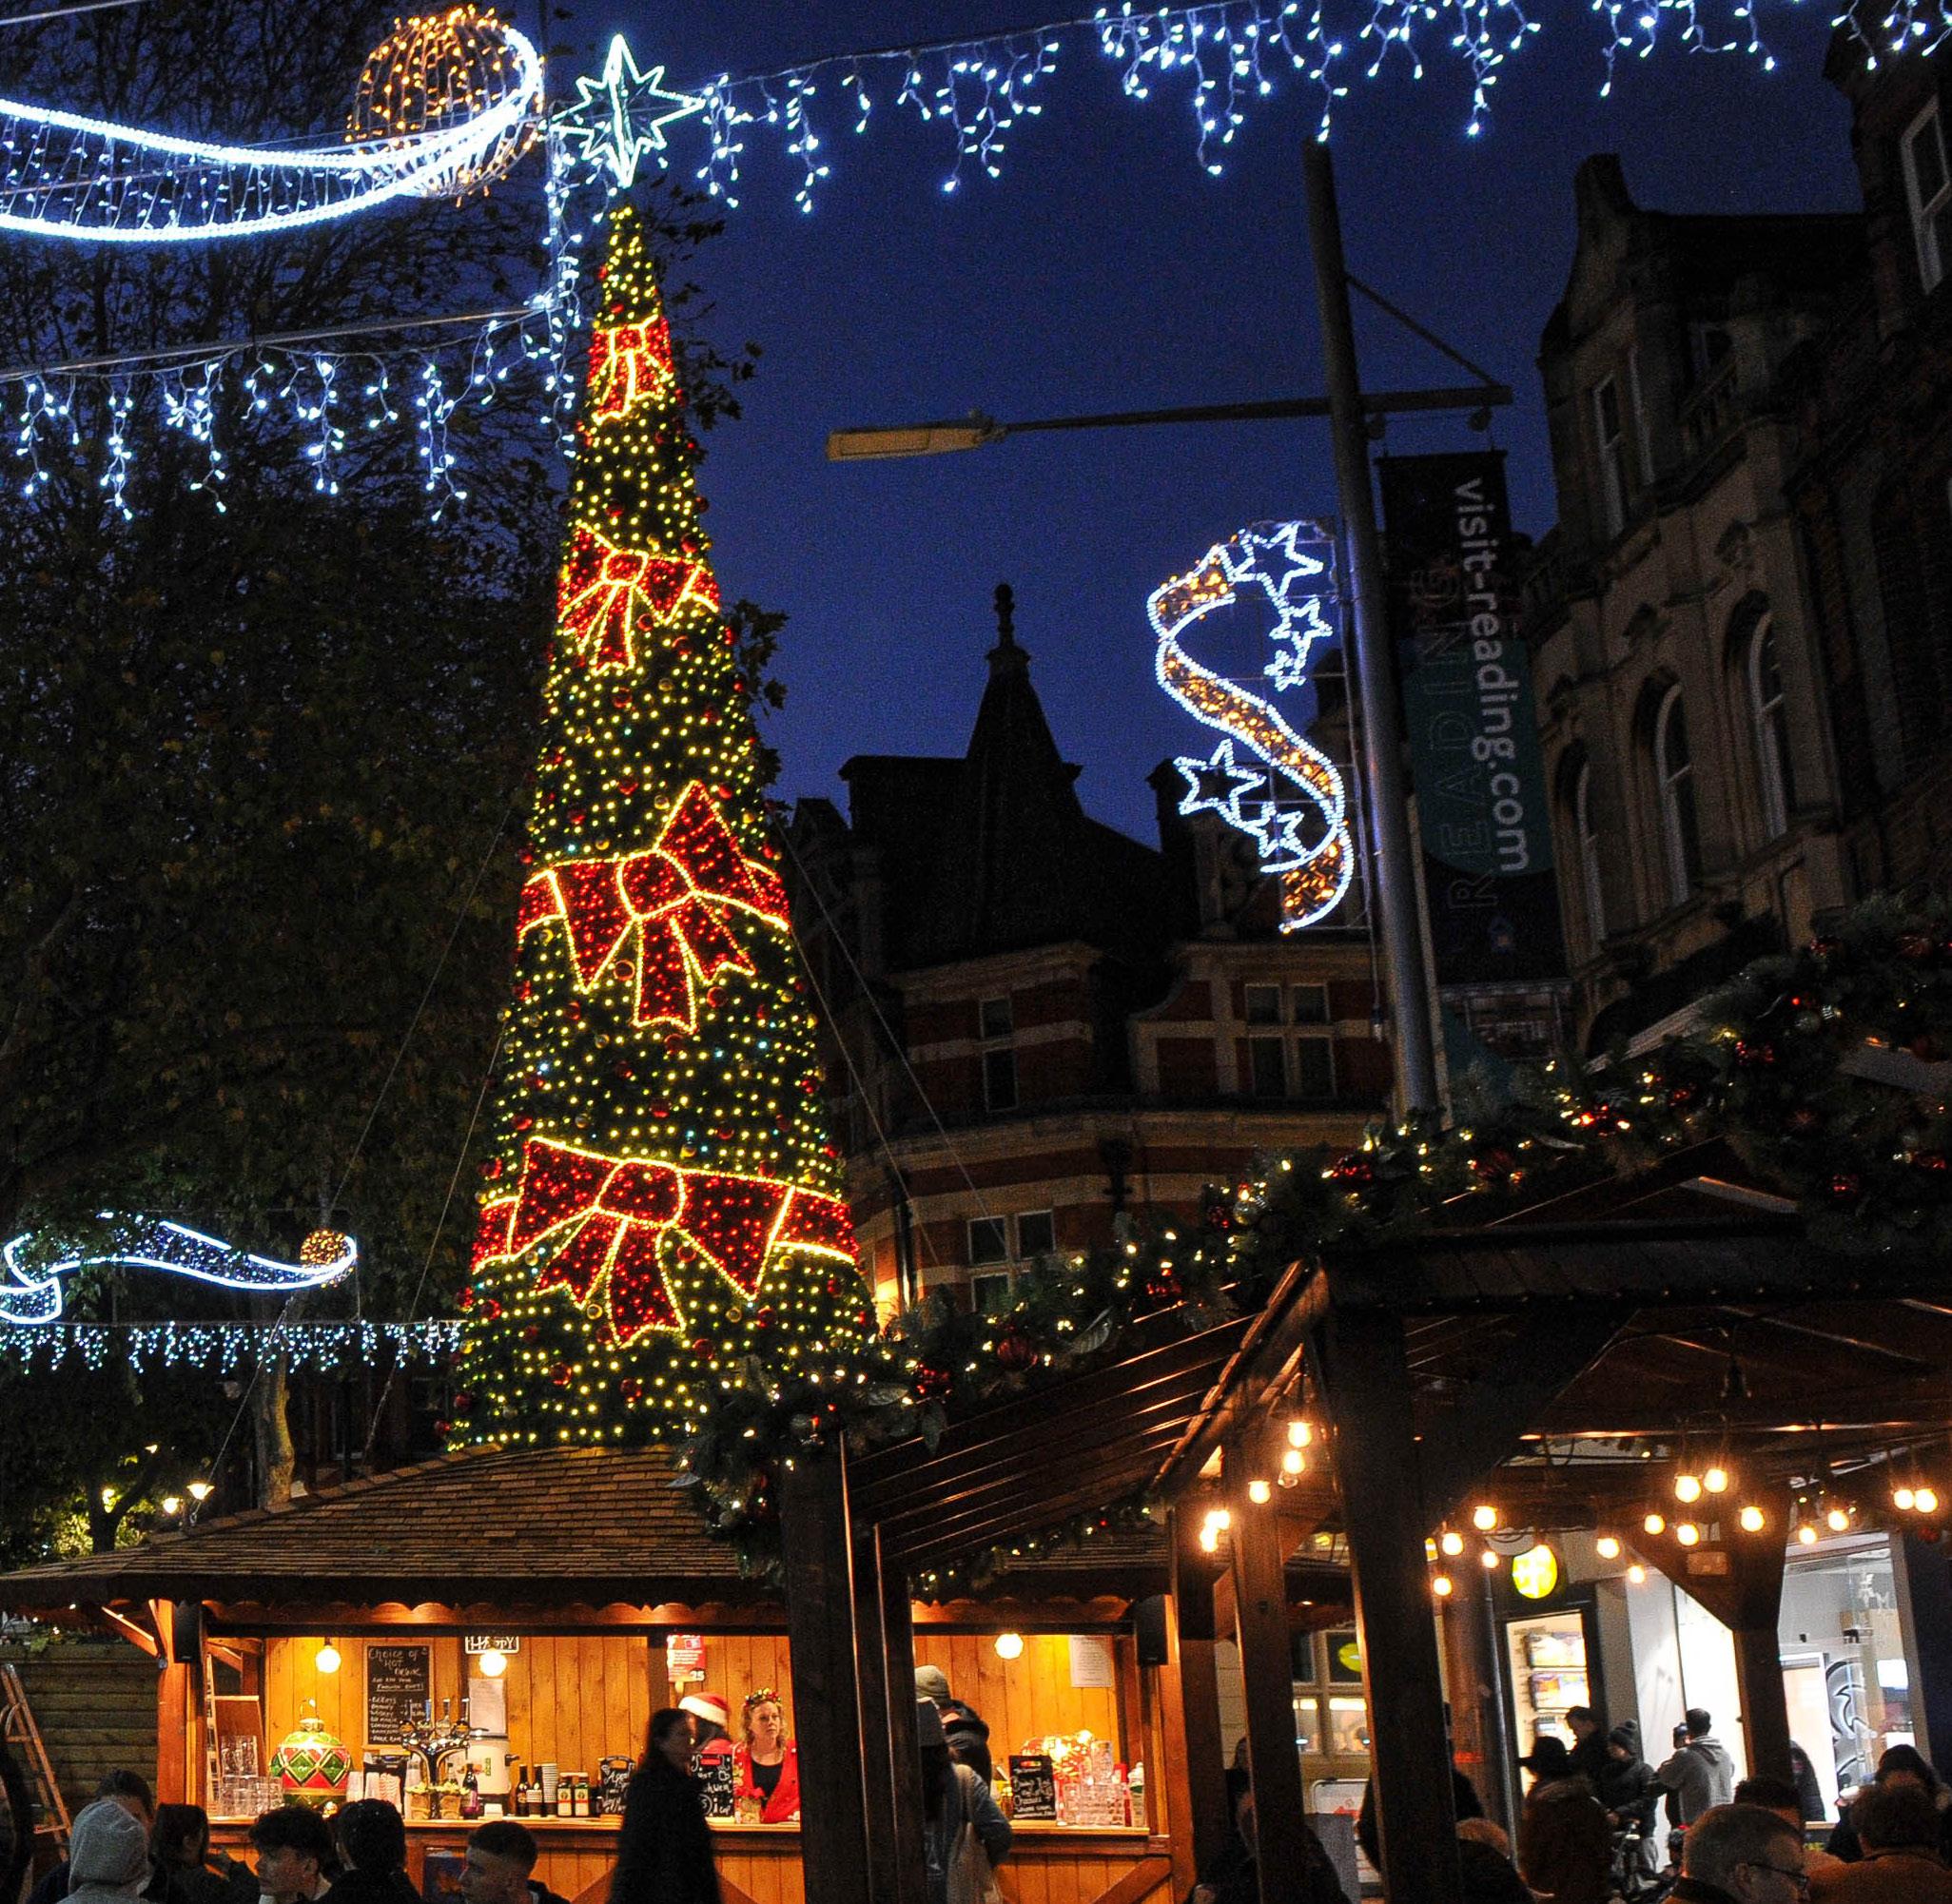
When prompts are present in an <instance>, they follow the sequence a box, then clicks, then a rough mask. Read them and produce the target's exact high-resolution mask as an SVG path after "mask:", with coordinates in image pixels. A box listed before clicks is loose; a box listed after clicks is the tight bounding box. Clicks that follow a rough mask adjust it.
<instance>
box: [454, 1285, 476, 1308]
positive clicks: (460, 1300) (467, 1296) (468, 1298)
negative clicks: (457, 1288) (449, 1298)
mask: <svg viewBox="0 0 1952 1904" xmlns="http://www.w3.org/2000/svg"><path fill="white" fill-rule="evenodd" d="M454 1306H455V1308H457V1309H458V1310H459V1311H461V1312H462V1313H463V1314H465V1313H466V1312H467V1311H469V1310H471V1309H473V1308H474V1306H475V1291H474V1286H473V1285H472V1284H470V1285H469V1286H468V1287H467V1288H466V1289H464V1290H462V1291H461V1292H459V1294H458V1295H457V1296H456V1297H455V1299H454Z"/></svg>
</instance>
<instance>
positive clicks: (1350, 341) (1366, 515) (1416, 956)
mask: <svg viewBox="0 0 1952 1904" xmlns="http://www.w3.org/2000/svg"><path fill="white" fill-rule="evenodd" d="M1301 173H1302V178H1303V180H1304V181H1305V183H1306V185H1307V190H1308V248H1309V250H1310V251H1311V252H1312V253H1313V254H1314V260H1315V301H1316V308H1317V310H1318V312H1319V314H1320V318H1321V361H1322V371H1323V374H1324V377H1325V379H1326V381H1327V385H1328V404H1329V435H1330V437H1331V438H1332V439H1333V440H1334V443H1335V450H1336V489H1337V495H1338V497H1339V501H1340V505H1341V514H1342V524H1343V533H1344V534H1345V536H1346V539H1347V542H1348V547H1349V568H1350V576H1349V581H1350V596H1351V603H1352V606H1353V608H1354V611H1355V612H1354V624H1355V629H1354V632H1355V647H1356V683H1357V692H1358V693H1359V695H1360V696H1361V704H1362V729H1363V733H1364V735H1365V737H1366V739H1367V743H1368V745H1367V746H1366V747H1365V748H1363V750H1362V787H1363V792H1364V794H1365V795H1366V796H1367V799H1368V802H1369V818H1370V825H1371V826H1372V827H1373V828H1374V829H1375V833H1374V837H1375V841H1376V906H1377V910H1378V912H1379V913H1380V915H1381V925H1382V942H1383V960H1384V963H1385V965H1386V966H1387V967H1388V970H1389V975H1390V1011H1391V1016H1392V1019H1393V1021H1394V1025H1395V1039H1394V1041H1395V1046H1396V1091H1397V1096H1398V1097H1399V1098H1400V1099H1401V1106H1402V1109H1403V1110H1404V1111H1406V1112H1408V1111H1417V1110H1430V1111H1434V1110H1436V1109H1437V1108H1438V1103H1437V1088H1436V1053H1435V1048H1434V1046H1433V1044H1432V1040H1431V1027H1430V1020H1431V1012H1430V1004H1431V1000H1430V981H1429V975H1428V973H1427V972H1426V970H1425V968H1424V962H1423V931H1422V923H1421V921H1420V919H1419V917H1418V912H1417V904H1416V868H1415V862H1414V861H1413V860H1412V859H1411V857H1410V854H1411V844H1410V816H1409V811H1408V806H1407V797H1408V787H1407V786H1406V784H1405V782H1404V778H1403V716H1402V710H1401V709H1400V708H1399V707H1398V705H1397V701H1396V670H1395V668H1394V667H1393V666H1392V665H1391V655H1390V631H1389V622H1388V618H1387V616H1386V615H1385V613H1384V607H1383V589H1382V562H1381V558H1380V556H1379V554H1378V553H1377V549H1376V497H1375V494H1374V492H1373V491H1372V490H1371V488H1370V477H1369V434H1368V430H1367V427H1366V425H1365V423H1364V420H1363V418H1364V411H1363V405H1362V387H1361V379H1360V377H1359V375H1358V373H1357V365H1356V326H1355V323H1354V321H1353V320H1352V319H1351V317H1350V314H1349V272H1348V266H1347V264H1346V263H1345V262H1344V261H1343V257H1342V221H1341V214H1340V213H1339V212H1338V211H1337V208H1336V172H1335V164H1334V161H1332V160H1331V159H1330V157H1329V149H1328V147H1327V146H1325V145H1324V144H1322V143H1321V142H1320V141H1319V140H1315V139H1311V140H1310V141H1309V142H1308V144H1307V145H1306V146H1304V147H1303V149H1302V155H1301Z"/></svg>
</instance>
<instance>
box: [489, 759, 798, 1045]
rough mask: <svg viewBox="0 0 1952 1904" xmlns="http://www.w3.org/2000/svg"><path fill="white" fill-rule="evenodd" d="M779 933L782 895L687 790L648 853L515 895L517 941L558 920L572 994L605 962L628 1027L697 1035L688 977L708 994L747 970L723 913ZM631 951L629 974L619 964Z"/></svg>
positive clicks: (532, 885) (539, 878) (546, 876)
mask: <svg viewBox="0 0 1952 1904" xmlns="http://www.w3.org/2000/svg"><path fill="white" fill-rule="evenodd" d="M728 906H736V907H737V908H739V909H740V910H741V911H744V912H752V913H756V914H757V915H758V916H759V917H760V918H761V919H763V920H765V921H766V923H768V924H769V925H776V926H779V927H781V928H784V927H785V925H786V923H787V898H786V888H785V886H783V885H782V884H780V881H779V877H778V875H777V874H775V873H774V872H773V871H772V870H771V868H770V867H767V866H763V865H759V864H758V863H757V862H756V861H752V860H749V859H747V858H746V856H745V855H744V854H743V853H741V852H740V851H739V848H738V843H737V841H735V840H734V839H733V838H732V831H731V829H730V828H729V827H728V826H726V824H725V820H724V817H723V816H722V815H721V814H720V812H719V810H718V808H717V807H716V806H714V805H713V804H712V797H711V795H710V794H708V793H707V792H706V791H705V789H704V787H701V786H699V785H698V783H697V782H695V781H693V783H692V785H691V786H690V787H686V788H685V790H684V792H683V793H681V794H680V795H679V796H678V802H677V805H676V806H673V808H672V810H671V817H670V818H669V819H668V820H667V821H666V822H665V823H664V829H663V831H662V832H660V833H659V834H658V836H657V844H656V845H654V846H653V847H652V848H651V849H650V850H649V851H648V852H642V853H633V854H632V855H631V856H630V857H629V858H628V859H622V860H564V861H562V862H561V863H560V864H558V865H554V866H551V867H549V868H548V870H547V871H545V872H539V873H537V874H535V875H534V876H533V877H531V879H530V880H529V881H528V883H527V884H525V885H524V886H523V887H522V903H521V909H520V911H519V913H518V914H517V919H516V940H517V943H519V942H521V940H522V938H523V937H524V936H525V935H526V934H528V933H530V932H532V931H534V930H535V929H536V928H537V927H538V926H542V925H546V924H548V923H550V922H551V921H552V920H556V919H560V920H561V921H562V923H563V924H564V926H565V928H566V929H567V931H568V933H569V950H570V962H571V963H572V964H573V965H574V966H575V968H576V989H577V990H578V991H582V992H587V991H590V990H592V989H593V988H594V987H595V983H596V981H597V980H599V979H600V978H602V976H603V974H604V973H605V971H606V970H608V969H609V967H610V966H611V964H612V962H616V972H617V977H618V978H620V979H626V980H628V979H630V978H632V977H634V978H635V980H636V987H637V1000H636V1009H635V1012H634V1021H635V1022H636V1023H638V1024H640V1025H647V1024H673V1025H676V1026H678V1027H679V1028H680V1029H682V1030H684V1031H688V1032H690V1031H695V1030H696V1029H697V1028H698V1006H697V999H696V995H695V992H694V990H693V974H694V973H695V975H696V976H697V978H698V979H700V980H702V981H704V982H705V983H707V984H710V983H711V982H712V980H713V979H715V978H716V977H717V976H718V974H719V973H720V972H728V971H729V972H747V973H750V972H751V971H752V961H751V960H750V959H749V958H748V957H747V956H746V954H745V952H744V951H743V950H742V949H741V948H740V945H739V942H738V941H737V940H736V939H734V938H733V937H732V933H731V932H730V931H729V930H728V929H727V927H726V924H725V922H724V920H723V918H722V917H721V915H722V913H723V912H724V910H725V908H726V907H728ZM633 940H634V941H635V964H634V970H633V969H632V964H631V961H630V960H628V959H623V960H619V959H618V954H619V953H620V952H622V951H623V949H624V948H625V946H626V945H628V944H629V943H630V942H632V941H633Z"/></svg>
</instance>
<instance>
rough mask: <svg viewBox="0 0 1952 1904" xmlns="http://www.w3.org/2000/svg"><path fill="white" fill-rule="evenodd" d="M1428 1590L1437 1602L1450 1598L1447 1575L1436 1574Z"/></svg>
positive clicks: (1449, 1582) (1449, 1580)
mask: <svg viewBox="0 0 1952 1904" xmlns="http://www.w3.org/2000/svg"><path fill="white" fill-rule="evenodd" d="M1430 1590H1431V1591H1432V1592H1433V1593H1434V1594H1435V1595H1436V1597H1437V1598H1438V1599H1439V1600H1448V1599H1449V1598H1450V1597H1451V1576H1450V1575H1449V1574H1447V1573H1440V1574H1438V1575H1437V1576H1436V1578H1435V1580H1433V1581H1432V1582H1431V1583H1430Z"/></svg>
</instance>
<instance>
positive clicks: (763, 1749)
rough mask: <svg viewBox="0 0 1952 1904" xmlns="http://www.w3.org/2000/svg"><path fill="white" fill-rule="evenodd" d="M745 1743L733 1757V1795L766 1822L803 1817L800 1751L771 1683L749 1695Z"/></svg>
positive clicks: (745, 1715)
mask: <svg viewBox="0 0 1952 1904" xmlns="http://www.w3.org/2000/svg"><path fill="white" fill-rule="evenodd" d="M744 1719H745V1731H746V1742H745V1743H744V1744H743V1745H741V1746H740V1747H739V1749H738V1752H737V1754H736V1756H735V1758H734V1760H733V1763H734V1766H735V1770H734V1772H733V1775H732V1797H733V1798H734V1799H735V1800H736V1801H737V1802H739V1803H740V1804H741V1805H744V1806H747V1807H752V1806H754V1805H756V1806H757V1807H758V1810H759V1822H760V1823H761V1824H763V1825H786V1824H791V1822H792V1821H793V1820H794V1819H795V1818H796V1817H799V1816H800V1750H799V1747H798V1746H796V1745H795V1744H794V1743H793V1742H792V1740H791V1739H789V1738H788V1737H787V1730H786V1709H785V1708H784V1707H783V1706H782V1705H781V1704H780V1702H779V1695H778V1694H777V1693H775V1692H774V1691H773V1690H772V1688H771V1686H761V1687H760V1688H759V1690H758V1691H757V1692H755V1693H752V1694H749V1695H748V1696H747V1699H746V1707H745V1714H744Z"/></svg>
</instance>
